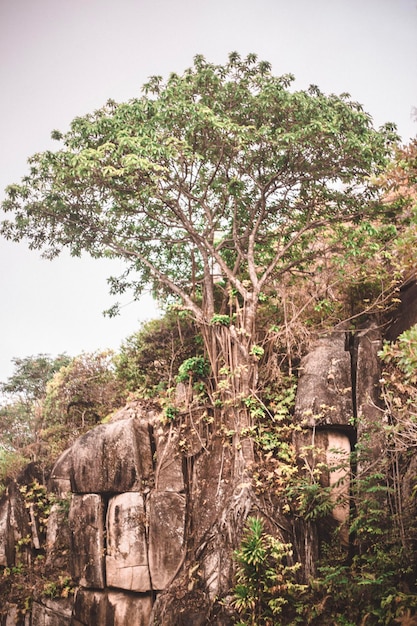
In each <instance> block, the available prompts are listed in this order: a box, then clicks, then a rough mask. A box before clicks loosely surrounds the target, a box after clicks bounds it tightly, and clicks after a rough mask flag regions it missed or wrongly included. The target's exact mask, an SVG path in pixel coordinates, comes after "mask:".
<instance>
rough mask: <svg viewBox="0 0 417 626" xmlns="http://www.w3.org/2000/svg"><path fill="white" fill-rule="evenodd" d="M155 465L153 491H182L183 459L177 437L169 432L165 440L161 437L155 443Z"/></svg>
mask: <svg viewBox="0 0 417 626" xmlns="http://www.w3.org/2000/svg"><path fill="white" fill-rule="evenodd" d="M156 452H157V464H156V470H155V489H156V490H157V491H175V492H178V493H181V492H183V491H184V488H185V486H184V473H183V457H182V455H181V454H180V453H179V448H178V436H176V435H173V434H172V430H170V431H169V434H168V437H167V439H165V438H163V437H162V436H161V437H159V438H158V439H157V442H156Z"/></svg>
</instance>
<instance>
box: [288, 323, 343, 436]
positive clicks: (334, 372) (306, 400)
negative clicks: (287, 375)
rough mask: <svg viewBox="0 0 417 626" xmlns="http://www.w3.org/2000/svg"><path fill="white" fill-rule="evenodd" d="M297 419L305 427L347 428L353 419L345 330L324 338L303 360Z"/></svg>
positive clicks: (296, 409) (319, 340) (296, 412)
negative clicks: (343, 426)
mask: <svg viewBox="0 0 417 626" xmlns="http://www.w3.org/2000/svg"><path fill="white" fill-rule="evenodd" d="M295 417H296V419H297V421H298V422H299V423H301V424H302V425H304V426H308V427H314V426H324V425H334V424H337V425H338V426H340V425H346V426H349V423H350V421H351V419H352V417H353V402H352V378H351V355H350V352H349V351H347V350H346V331H345V330H343V329H341V330H340V331H334V332H331V333H328V334H326V335H324V336H322V337H321V338H320V339H318V340H317V341H316V343H315V344H314V345H313V347H312V349H311V350H310V352H309V353H308V354H307V355H306V356H305V357H304V358H303V359H302V361H301V366H300V378H299V382H298V389H297V399H296V404H295Z"/></svg>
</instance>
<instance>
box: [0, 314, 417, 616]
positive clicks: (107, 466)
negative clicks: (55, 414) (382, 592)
mask: <svg viewBox="0 0 417 626" xmlns="http://www.w3.org/2000/svg"><path fill="white" fill-rule="evenodd" d="M380 348H381V334H380V330H379V328H378V327H377V326H376V325H375V324H372V323H370V324H368V325H367V326H366V327H363V328H362V329H361V330H360V331H358V332H357V333H356V334H355V337H353V338H352V337H350V336H349V334H348V333H347V332H346V330H345V329H343V328H341V329H338V330H335V331H334V332H331V333H328V334H327V335H324V336H322V337H320V338H319V339H318V340H317V341H316V343H315V344H314V345H313V347H312V349H311V350H310V352H309V353H308V354H307V355H306V356H305V358H304V359H303V361H302V363H301V367H300V377H299V383H298V390H297V398H296V404H295V416H294V419H295V421H296V422H297V423H298V425H299V426H300V428H299V430H298V431H297V432H296V434H295V436H294V445H295V448H296V451H297V453H298V462H299V467H300V470H301V472H302V471H303V468H304V469H306V468H308V470H309V471H311V470H312V469H315V468H316V467H322V468H324V469H323V470H322V471H321V475H320V482H321V484H322V486H324V487H334V489H333V491H332V496H331V497H332V498H333V500H332V504H333V505H334V506H333V509H332V510H330V513H329V514H328V516H327V518H326V520H325V521H324V522H323V523H322V521H320V523H316V522H315V521H312V522H311V521H308V522H305V521H304V520H302V519H301V520H300V519H297V520H294V522H293V525H292V527H291V532H292V531H293V529H294V537H293V540H294V541H293V542H294V549H295V550H294V552H295V558H296V560H298V561H301V562H302V563H303V566H304V574H305V578H306V579H308V578H309V577H310V576H313V575H314V572H315V565H316V563H317V560H318V558H319V555H320V546H321V541H322V540H323V541H324V540H326V538H328V537H329V534H330V532H332V531H333V530H334V529H335V528H336V529H338V530H339V536H340V540H341V545H342V548H346V547H347V544H348V535H347V531H346V528H347V524H346V522H347V517H348V515H349V507H348V505H347V501H348V495H349V492H350V487H351V484H350V480H351V478H350V476H351V474H350V468H349V456H350V452H351V446H352V445H353V444H354V443H356V441H357V440H358V441H359V442H361V441H362V440H364V441H365V440H366V443H367V449H368V450H369V454H370V458H368V459H367V458H364V457H360V456H359V460H358V464H357V468H356V470H357V473H359V474H360V473H361V472H362V473H365V472H366V471H367V467H368V464H369V465H370V466H372V463H373V462H374V460H375V459H377V458H378V457H379V456H380V455H381V451H382V438H381V437H382V431H383V427H384V424H383V419H382V416H383V414H384V413H383V410H382V407H381V406H380V398H379V380H380V377H381V372H380V363H379V358H378V352H379V350H380ZM193 427H194V425H193ZM201 428H203V427H201ZM180 432H181V436H183V434H184V432H185V431H184V430H183V431H180ZM178 437H179V435H178V434H175V433H174V429H173V428H171V429H162V428H160V426H159V422H158V420H157V416H155V415H153V414H152V413H149V414H148V415H146V416H144V415H143V412H142V410H141V409H139V408H138V407H136V405H135V404H134V403H132V404H131V405H129V406H128V407H127V408H125V409H123V410H122V411H120V412H119V413H118V414H117V415H115V416H114V417H113V419H112V420H111V421H110V422H109V423H108V424H102V425H100V426H97V427H96V428H94V429H93V430H92V431H90V432H88V433H87V434H86V435H84V436H82V437H80V438H79V439H78V440H77V441H76V442H75V443H74V444H73V446H72V447H71V448H70V449H68V450H66V451H65V452H64V453H63V454H62V455H61V457H60V458H59V459H58V461H57V462H56V464H55V467H54V468H53V470H52V473H51V477H50V482H49V485H48V488H49V491H50V492H51V493H53V494H54V495H55V498H56V502H55V503H54V505H53V506H52V508H51V510H50V514H49V518H48V522H47V528H46V537H45V538H42V532H43V531H42V532H40V531H39V528H38V527H37V525H36V524H35V523H33V519H32V518H33V511H34V509H33V505H32V504H31V503H30V502H27V501H25V499H24V496H23V495H22V493H21V491H20V490H19V488H18V486H17V484H16V483H14V482H13V481H12V482H10V484H9V485H8V486H7V489H6V491H5V493H4V494H3V495H2V496H1V498H0V567H4V568H6V567H7V568H11V567H13V566H15V565H16V564H18V563H24V564H29V563H30V559H31V555H32V556H33V554H36V553H40V552H42V551H44V552H45V562H46V565H47V567H48V568H50V570H51V569H52V568H56V567H58V568H61V570H62V571H67V572H68V571H69V572H70V573H71V576H72V579H73V580H74V581H75V583H76V590H75V593H74V594H71V593H70V595H69V596H68V597H65V596H66V595H67V593H66V591H68V590H66V591H65V593H62V590H58V591H57V593H56V597H55V598H45V596H44V595H42V594H41V593H40V594H39V597H35V601H34V602H33V607H32V613H31V616H29V615H26V616H25V617H24V616H22V615H20V614H19V612H18V610H17V607H16V606H13V605H12V606H6V605H5V606H3V607H2V605H1V602H2V601H4V598H1V597H0V626H150V624H152V625H153V624H157V623H158V624H160V625H161V626H172V624H174V621H173V620H172V615H173V611H172V608H171V607H172V605H170V602H175V599H176V598H179V597H182V596H181V594H182V595H183V596H184V595H186V593H187V589H188V591H190V590H191V591H192V592H193V595H192V596H190V600H189V606H188V609H187V610H188V612H187V614H186V615H185V617H184V616H183V614H182V613H180V614H177V615H176V616H175V626H177V625H180V624H181V625H182V624H190V625H193V626H198V624H201V625H203V624H207V623H213V624H218V625H219V626H220V625H222V626H223V625H225V624H230V623H231V622H230V620H229V621H227V619H226V618H225V621H221V620H220V618H219V620H218V621H211V622H208V621H207V615H208V613H207V605H208V604H209V602H210V601H212V600H213V599H214V598H215V597H218V596H219V595H220V592H219V590H221V589H222V588H224V586H225V584H226V582H227V581H228V580H230V574H231V571H230V570H231V566H230V558H226V556H225V554H224V552H225V551H224V550H223V552H222V550H221V547H222V546H223V545H224V544H223V543H222V533H220V532H217V534H216V532H215V531H213V529H216V531H217V530H218V529H219V526H216V525H215V523H216V520H218V519H221V521H222V523H223V527H222V528H228V526H227V524H226V522H227V523H229V521H230V520H229V519H227V520H226V519H223V518H221V509H220V506H221V505H220V504H219V503H221V502H222V501H223V500H224V496H225V494H226V495H230V493H229V491H230V489H231V487H230V484H231V482H232V481H231V480H230V477H231V476H232V473H233V462H232V457H231V455H229V454H228V448H227V446H225V442H224V439H223V438H221V437H220V436H219V437H213V440H212V442H211V448H210V452H209V453H207V452H208V451H207V449H206V440H205V438H204V431H203V430H201V431H197V429H196V428H194V429H193V430H192V432H191V433H188V432H187V442H188V444H189V447H188V449H183V450H182V452H181V453H180V452H179V439H178ZM416 464H417V461H416V462H415V463H414V464H410V468H409V471H408V475H407V476H406V479H407V480H406V482H405V486H404V494H405V495H407V493H406V491H407V490H408V495H407V497H409V496H410V494H411V493H412V491H413V489H414V482H413V480H414V476H415V471H416ZM238 487H239V493H237V492H236V494H234V495H236V502H237V506H236V508H235V509H231V511H230V517H231V522H230V524H231V525H232V526H237V525H238V524H242V523H243V522H242V520H244V519H246V517H247V515H248V514H249V513H250V510H249V508H248V509H246V508H245V505H246V504H245V503H246V502H247V500H245V499H242V500H240V499H239V498H238V497H237V496H239V494H240V492H241V493H244V492H245V490H247V489H248V483H245V482H242V483H241V484H240V483H239V485H238ZM345 496H346V497H345ZM241 502H242V503H243V504H240V503H241ZM285 530H286V529H285ZM187 532H189V534H190V536H191V543H192V542H194V545H196V546H198V547H199V549H200V550H199V552H198V558H197V560H196V561H195V562H193V563H190V562H186V556H188V552H187V555H186V554H185V548H184V546H185V542H186V537H187ZM288 532H289V531H288ZM326 533H327V534H326ZM291 540H292V538H291ZM210 541H211V542H212V543H211V544H210ZM42 542H44V543H42ZM18 546H19V548H18ZM219 546H220V549H217V548H218V547H219ZM214 548H216V549H214ZM41 556H43V554H42V555H41ZM184 563H186V566H187V567H185V566H184ZM183 566H184V567H183ZM181 568H182V569H181ZM228 568H229V569H228ZM178 572H182V575H183V576H185V578H183V579H182V581H180V582H179V583H178V576H177V575H178ZM184 580H186V585H185V587H184V585H183V583H184ZM58 581H59V578H58ZM173 581H174V583H173ZM202 581H203V582H204V585H203V582H202ZM225 581H226V582H225ZM50 583H51V584H52V586H53V584H55V583H57V579H56V577H55V578H54V577H52V579H51V581H50ZM172 583H173V584H172ZM181 585H183V586H181ZM52 595H53V594H52ZM177 606H178V605H177ZM177 613H178V612H177ZM155 616H156V617H155ZM161 616H162V617H161Z"/></svg>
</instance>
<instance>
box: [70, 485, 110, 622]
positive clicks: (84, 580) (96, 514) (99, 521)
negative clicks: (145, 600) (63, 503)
mask: <svg viewBox="0 0 417 626" xmlns="http://www.w3.org/2000/svg"><path fill="white" fill-rule="evenodd" d="M69 525H70V529H71V544H72V548H71V571H72V576H73V578H74V579H75V580H77V581H79V583H80V585H81V586H83V587H91V588H95V589H103V588H104V586H105V569H104V550H105V543H104V505H103V500H102V498H101V496H99V495H97V494H93V493H90V494H86V495H73V497H72V500H71V507H70V512H69ZM97 623H100V622H97Z"/></svg>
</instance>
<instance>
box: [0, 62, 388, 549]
mask: <svg viewBox="0 0 417 626" xmlns="http://www.w3.org/2000/svg"><path fill="white" fill-rule="evenodd" d="M292 82H293V77H292V76H291V75H284V76H281V77H276V76H274V75H273V74H272V73H271V67H270V64H269V63H267V62H263V61H261V62H258V60H257V58H256V55H253V54H250V55H249V56H248V57H247V58H246V59H243V60H242V59H241V58H240V57H239V55H238V54H237V53H232V54H231V55H230V56H229V60H228V62H227V63H226V64H225V65H214V64H212V63H209V62H207V61H206V60H205V59H204V58H203V57H202V56H197V57H195V59H194V65H193V67H191V68H190V69H188V70H186V71H185V72H184V73H183V74H182V75H180V76H179V75H176V74H172V75H171V76H170V77H169V78H168V80H166V81H165V82H164V81H163V80H162V78H160V77H153V78H151V79H150V80H149V82H148V83H147V84H146V85H145V86H144V88H143V93H142V95H141V96H140V97H139V98H136V99H133V100H131V101H129V102H127V103H124V104H116V103H115V102H114V101H109V102H107V104H106V105H105V106H104V107H103V108H102V109H100V110H98V111H95V112H94V113H92V114H90V115H86V116H85V117H81V118H76V119H75V120H74V121H73V122H72V124H71V127H70V130H69V131H68V132H67V133H65V134H62V133H60V132H58V131H54V132H53V137H54V138H55V139H57V140H58V141H60V142H61V147H60V148H59V149H58V150H57V151H56V152H51V151H47V152H44V153H42V154H37V155H34V156H33V157H32V158H31V159H30V161H29V163H30V172H29V174H28V176H26V177H25V178H24V179H23V181H22V183H21V184H19V185H11V186H10V187H8V189H7V199H6V201H5V202H4V203H3V210H4V211H6V212H8V213H10V214H12V218H11V219H9V220H5V221H3V223H2V227H1V232H2V234H3V235H4V236H5V237H7V238H9V239H12V240H15V241H20V240H22V239H28V240H29V245H30V246H31V247H32V248H35V249H40V250H43V252H44V255H45V256H47V257H50V258H53V257H54V256H55V255H57V254H58V253H59V252H60V250H61V249H63V248H68V249H69V250H70V252H71V254H72V255H75V256H78V255H80V254H81V253H82V252H83V251H87V252H89V253H90V254H91V255H92V256H93V257H96V258H100V257H115V258H119V259H123V260H124V262H125V264H126V271H125V272H124V274H123V275H122V276H121V277H119V278H113V279H111V290H112V292H113V293H114V294H117V293H122V292H123V291H125V290H126V289H129V288H131V289H133V292H134V294H135V296H137V297H138V296H139V295H140V293H141V292H142V291H143V289H145V288H148V287H149V286H151V288H152V290H153V293H154V294H155V296H156V297H158V298H159V299H160V300H164V301H166V302H172V301H174V302H175V303H176V304H177V305H178V306H179V307H181V308H182V309H184V310H186V311H189V312H190V314H191V315H192V316H193V317H194V319H195V321H196V323H197V325H198V326H199V329H200V332H201V335H202V337H203V340H204V346H205V350H206V353H207V357H208V359H209V361H210V364H211V390H212V395H211V399H212V407H211V410H212V413H213V422H212V423H213V432H214V433H218V432H219V429H220V428H223V429H227V432H230V433H233V444H234V445H233V446H232V447H231V450H232V451H231V455H232V457H233V458H232V462H231V468H232V469H231V474H232V480H231V481H230V484H231V485H233V486H234V487H236V490H237V493H236V494H234V496H236V497H232V496H231V492H230V490H229V491H228V497H229V496H230V497H229V505H225V510H226V509H227V506H229V512H226V513H225V514H224V515H223V514H220V513H219V519H220V518H221V517H222V515H223V519H229V528H228V530H229V531H230V534H229V535H228V536H229V537H232V538H233V537H235V536H236V534H237V533H238V532H239V527H240V528H241V526H242V520H243V521H244V517H245V512H246V514H247V512H248V510H249V509H250V495H248V494H249V489H247V488H245V489H243V488H242V484H244V485H247V482H245V481H242V478H243V477H244V475H245V472H246V470H247V467H248V466H250V463H251V462H252V460H253V448H252V445H251V442H250V439H249V438H248V437H247V432H248V428H250V427H251V423H252V415H251V410H250V406H251V402H250V399H251V397H257V396H258V393H257V392H258V363H259V360H260V359H261V357H262V354H263V348H262V346H261V345H259V324H258V312H259V305H260V302H261V301H262V300H263V299H264V296H265V291H267V290H268V285H269V284H270V283H271V282H272V281H274V282H275V283H277V282H279V281H285V280H287V279H288V277H292V276H296V275H297V274H302V275H306V274H308V272H311V271H314V268H315V267H316V265H317V262H318V260H319V259H323V258H325V257H326V256H328V255H329V254H332V255H338V256H340V257H343V255H344V254H348V255H349V254H352V248H353V249H354V251H356V250H357V249H358V246H363V243H364V237H365V235H366V232H367V231H366V227H367V225H368V223H369V222H371V221H372V220H373V219H374V218H376V217H378V216H381V215H382V214H383V211H384V210H385V209H384V207H383V206H382V205H381V203H380V202H379V189H378V188H377V186H376V185H374V184H373V183H372V180H373V179H374V178H375V177H377V175H378V174H379V173H380V172H381V171H382V169H383V168H384V166H385V164H386V162H387V159H388V158H389V157H390V155H391V152H392V145H393V142H395V141H396V135H395V129H394V128H393V127H392V126H391V125H386V126H384V127H383V128H381V129H380V130H379V131H377V130H375V129H374V128H373V127H372V123H371V118H370V116H369V115H367V114H366V113H365V112H363V110H362V107H361V106H360V105H359V104H358V103H356V102H354V101H352V100H351V98H350V96H349V95H347V94H342V95H341V96H336V95H333V94H331V95H325V94H323V93H322V92H321V91H320V90H319V89H318V88H317V87H316V86H311V87H310V88H309V89H308V90H306V91H297V90H294V89H292V88H291V84H292ZM356 227H358V228H357V230H358V232H359V233H360V237H359V238H358V239H355V237H356V234H355V232H356ZM391 235H392V234H391ZM384 236H389V234H388V235H387V233H385V235H384ZM209 445H210V444H209ZM213 445H214V444H213ZM221 467H222V468H223V464H222V466H221ZM222 471H223V470H222ZM231 507H234V508H235V510H236V509H240V510H241V512H242V515H234V514H230V515H229V513H230V511H231ZM236 520H239V523H237V521H236ZM235 522H236V524H235V527H233V524H234V523H235ZM196 526H198V524H196ZM232 527H233V528H232ZM226 534H227V533H226ZM224 541H225V542H226V543H227V541H228V539H227V538H226V539H225V540H224ZM197 542H198V539H196V538H194V547H195V544H196V543H197ZM231 542H232V543H233V539H232V540H231ZM218 550H219V553H220V552H221V551H222V550H223V551H224V546H223V547H221V546H220V547H219V548H218Z"/></svg>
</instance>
